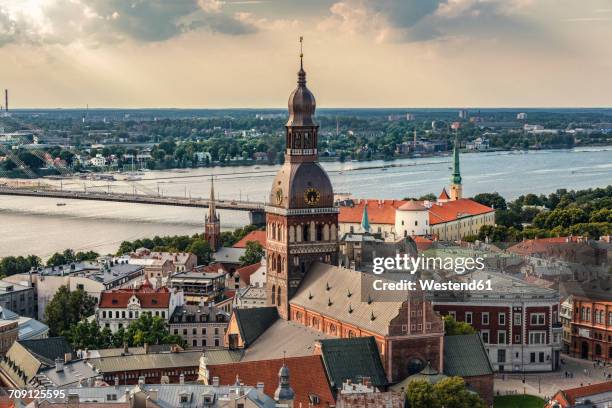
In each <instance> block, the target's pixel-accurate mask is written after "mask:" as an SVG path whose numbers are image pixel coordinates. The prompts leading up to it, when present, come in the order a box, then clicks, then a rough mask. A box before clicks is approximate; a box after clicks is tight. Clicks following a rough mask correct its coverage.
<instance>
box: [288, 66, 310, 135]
mask: <svg viewBox="0 0 612 408" xmlns="http://www.w3.org/2000/svg"><path fill="white" fill-rule="evenodd" d="M297 83H298V86H297V88H295V89H294V90H293V92H291V95H289V103H288V105H289V106H288V107H289V120H288V121H287V126H316V124H317V123H316V122H315V120H314V113H315V109H316V105H317V104H316V102H315V97H314V95H313V94H312V92H310V89H308V88H307V87H306V71H304V63H303V59H302V55H300V70H299V71H298V82H297Z"/></svg>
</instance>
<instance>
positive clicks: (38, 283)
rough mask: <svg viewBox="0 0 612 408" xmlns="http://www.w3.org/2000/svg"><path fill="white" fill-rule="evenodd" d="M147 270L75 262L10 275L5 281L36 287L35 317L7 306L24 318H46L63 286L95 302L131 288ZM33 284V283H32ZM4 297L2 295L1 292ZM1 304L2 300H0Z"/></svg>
mask: <svg viewBox="0 0 612 408" xmlns="http://www.w3.org/2000/svg"><path fill="white" fill-rule="evenodd" d="M143 272H144V269H143V267H142V266H140V265H130V264H127V262H126V261H125V260H124V261H121V262H115V261H108V262H75V263H70V264H67V265H61V266H54V267H48V268H40V269H36V270H34V271H32V272H31V273H23V274H16V275H11V276H8V277H6V278H4V281H7V282H13V283H15V284H20V283H22V284H23V285H25V284H26V283H23V282H27V284H28V285H32V286H33V288H34V289H33V291H34V290H35V293H36V298H35V299H36V302H35V303H34V306H33V307H34V309H35V310H36V312H35V313H34V314H33V315H29V314H22V313H21V312H19V311H18V310H15V308H12V307H10V306H6V307H7V308H8V309H10V310H12V311H13V312H16V313H18V314H19V315H21V316H29V317H34V318H37V319H38V320H43V319H44V313H45V308H46V307H47V304H48V303H49V302H50V301H51V299H53V296H55V294H56V293H57V291H58V290H59V288H60V287H61V286H67V287H68V288H69V289H70V290H71V291H72V290H77V289H82V290H84V291H85V293H87V294H88V295H89V296H91V297H93V298H94V299H95V300H96V302H98V301H99V299H100V293H102V292H103V291H105V290H111V289H114V288H124V287H131V286H133V285H135V284H137V283H139V282H140V281H141V280H142V275H143ZM30 282H31V283H30ZM0 297H1V292H0ZM0 303H1V301H0Z"/></svg>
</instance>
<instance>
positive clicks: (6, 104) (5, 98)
mask: <svg viewBox="0 0 612 408" xmlns="http://www.w3.org/2000/svg"><path fill="white" fill-rule="evenodd" d="M4 110H5V112H6V113H8V89H5V90H4Z"/></svg>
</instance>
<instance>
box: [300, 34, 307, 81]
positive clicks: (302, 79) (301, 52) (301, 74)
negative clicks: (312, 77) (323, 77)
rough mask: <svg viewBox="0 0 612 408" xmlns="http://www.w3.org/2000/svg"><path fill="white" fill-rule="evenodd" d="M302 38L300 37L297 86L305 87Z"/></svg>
mask: <svg viewBox="0 0 612 408" xmlns="http://www.w3.org/2000/svg"><path fill="white" fill-rule="evenodd" d="M303 44H304V37H302V36H300V70H299V71H298V85H299V86H306V71H304V50H303V48H302V45H303Z"/></svg>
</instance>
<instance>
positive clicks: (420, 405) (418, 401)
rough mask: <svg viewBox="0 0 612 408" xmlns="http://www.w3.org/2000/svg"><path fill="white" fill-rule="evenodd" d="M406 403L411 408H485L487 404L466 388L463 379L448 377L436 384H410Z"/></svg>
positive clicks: (416, 382)
mask: <svg viewBox="0 0 612 408" xmlns="http://www.w3.org/2000/svg"><path fill="white" fill-rule="evenodd" d="M406 400H407V401H406V402H407V406H408V407H410V408H444V407H452V408H485V407H486V406H487V405H486V403H485V402H484V401H483V400H482V399H481V398H480V397H479V396H478V394H475V393H473V392H470V391H469V390H468V389H467V388H466V387H465V381H464V380H463V378H461V377H448V378H444V379H443V380H441V381H439V382H438V383H436V384H431V383H429V382H428V381H425V380H415V381H411V382H410V383H409V384H408V387H407V390H406Z"/></svg>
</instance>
